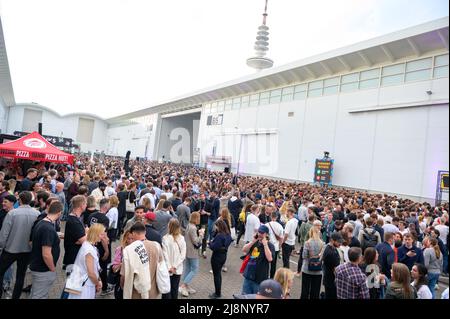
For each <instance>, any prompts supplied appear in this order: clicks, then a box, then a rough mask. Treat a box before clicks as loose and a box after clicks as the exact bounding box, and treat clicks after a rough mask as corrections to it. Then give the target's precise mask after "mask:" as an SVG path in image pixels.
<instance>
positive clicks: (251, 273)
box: [244, 241, 275, 284]
mask: <svg viewBox="0 0 450 319" xmlns="http://www.w3.org/2000/svg"><path fill="white" fill-rule="evenodd" d="M268 245H269V249H270V251H271V252H272V258H274V256H275V247H274V246H273V244H272V243H270V242H269V243H268ZM269 269H270V262H269V261H268V260H267V258H266V254H265V252H264V245H263V244H262V243H261V242H259V241H258V242H257V243H256V244H255V245H253V246H252V247H251V248H250V260H249V262H248V264H247V267H246V269H245V272H244V277H245V278H247V279H249V280H252V281H254V282H256V283H258V284H259V283H261V282H263V281H264V280H266V279H269Z"/></svg>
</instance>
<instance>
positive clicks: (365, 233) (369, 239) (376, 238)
mask: <svg viewBox="0 0 450 319" xmlns="http://www.w3.org/2000/svg"><path fill="white" fill-rule="evenodd" d="M373 223H374V221H373V219H372V218H368V219H367V220H366V228H364V229H362V230H360V231H359V235H358V240H359V242H360V243H361V249H362V251H363V254H364V251H365V250H366V249H367V248H369V247H373V248H375V247H376V246H377V245H378V244H379V243H381V236H380V233H379V232H378V231H376V229H375V228H374V225H373Z"/></svg>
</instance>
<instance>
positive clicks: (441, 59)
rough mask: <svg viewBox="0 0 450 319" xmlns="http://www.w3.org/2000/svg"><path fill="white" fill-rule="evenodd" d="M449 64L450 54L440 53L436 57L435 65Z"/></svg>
mask: <svg viewBox="0 0 450 319" xmlns="http://www.w3.org/2000/svg"><path fill="white" fill-rule="evenodd" d="M443 65H448V54H444V55H440V56H437V57H435V58H434V66H443Z"/></svg>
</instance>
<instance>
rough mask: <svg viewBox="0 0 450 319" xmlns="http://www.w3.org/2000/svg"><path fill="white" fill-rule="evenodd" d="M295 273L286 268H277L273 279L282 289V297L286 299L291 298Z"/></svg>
mask: <svg viewBox="0 0 450 319" xmlns="http://www.w3.org/2000/svg"><path fill="white" fill-rule="evenodd" d="M294 275H295V273H294V272H293V271H292V270H290V269H288V268H278V270H277V271H276V273H275V276H274V277H273V279H274V280H275V281H278V282H279V283H280V285H281V287H282V288H283V297H284V299H288V298H289V297H290V296H291V289H292V286H293V285H294Z"/></svg>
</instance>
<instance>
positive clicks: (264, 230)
mask: <svg viewBox="0 0 450 319" xmlns="http://www.w3.org/2000/svg"><path fill="white" fill-rule="evenodd" d="M258 233H266V234H268V233H269V228H268V227H267V226H266V225H261V226H259V229H258Z"/></svg>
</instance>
